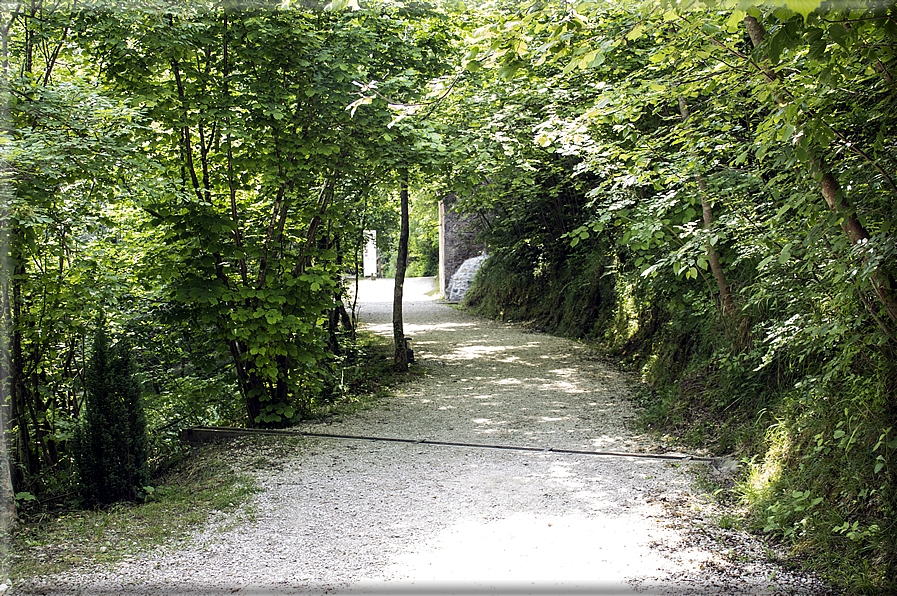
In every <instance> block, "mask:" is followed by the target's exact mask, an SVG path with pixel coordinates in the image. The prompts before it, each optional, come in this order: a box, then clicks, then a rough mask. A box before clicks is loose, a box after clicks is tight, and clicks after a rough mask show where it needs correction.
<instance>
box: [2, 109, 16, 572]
mask: <svg viewBox="0 0 897 596" xmlns="http://www.w3.org/2000/svg"><path fill="white" fill-rule="evenodd" d="M0 109H3V108H0ZM0 191H2V189H0ZM8 225H9V218H8V217H7V209H6V205H4V206H3V212H2V213H0V554H2V555H3V556H4V557H5V556H6V554H7V553H8V552H9V548H8V547H9V539H10V533H11V530H12V528H13V525H14V523H15V520H16V500H15V489H14V488H13V477H12V470H11V469H10V464H11V462H12V460H11V459H10V457H9V453H8V452H9V448H8V444H9V443H8V439H9V433H8V429H9V428H10V427H11V422H12V417H11V413H12V408H11V405H12V403H13V402H14V400H15V392H14V391H13V387H14V383H15V376H14V374H13V359H12V350H11V347H12V342H13V336H12V330H13V321H12V304H11V302H10V294H11V285H12V284H13V283H14V281H13V279H12V275H10V272H11V269H10V261H11V258H10V256H11V255H10V242H9V229H8V227H7V226H8ZM0 570H2V571H3V572H4V573H6V569H5V568H3V569H0Z"/></svg>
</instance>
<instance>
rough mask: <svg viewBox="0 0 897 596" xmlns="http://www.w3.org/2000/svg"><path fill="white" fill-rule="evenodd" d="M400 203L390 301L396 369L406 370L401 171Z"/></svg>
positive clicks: (405, 213)
mask: <svg viewBox="0 0 897 596" xmlns="http://www.w3.org/2000/svg"><path fill="white" fill-rule="evenodd" d="M399 200H400V202H401V204H402V226H401V228H400V231H399V254H398V257H396V284H395V290H394V291H393V302H392V334H393V338H394V339H395V348H396V351H395V359H394V365H395V368H396V370H399V371H406V370H408V352H407V351H406V350H405V331H404V327H403V322H402V292H403V290H404V286H405V268H406V267H407V264H408V172H407V171H404V172H402V181H401V182H400V186H399Z"/></svg>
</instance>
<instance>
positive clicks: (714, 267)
mask: <svg viewBox="0 0 897 596" xmlns="http://www.w3.org/2000/svg"><path fill="white" fill-rule="evenodd" d="M679 115H680V116H681V117H682V122H683V123H684V122H685V121H686V120H688V116H689V112H688V103H687V102H686V101H685V97H683V96H682V95H680V96H679ZM697 183H698V190H699V191H700V194H701V211H702V213H703V216H704V229H705V230H707V231H708V232H709V231H710V228H711V227H712V226H713V208H712V207H711V205H710V197H709V196H708V191H707V181H706V180H704V176H703V175H702V174H698V175H697ZM706 248H707V262H708V263H710V271H711V272H712V273H713V278H714V279H715V280H716V287H717V288H718V289H719V302H720V306H721V308H722V311H723V313H724V314H725V316H726V317H728V318H729V319H734V318H735V315H736V313H737V312H738V308H737V307H736V305H735V299H734V298H732V292H731V291H730V290H729V282H728V281H726V274H725V272H724V271H723V266H722V265H721V264H720V262H719V253H717V252H716V248H714V246H713V245H712V244H711V243H710V241H709V239H708V241H707V244H706Z"/></svg>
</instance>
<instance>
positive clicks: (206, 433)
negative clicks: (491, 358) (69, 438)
mask: <svg viewBox="0 0 897 596" xmlns="http://www.w3.org/2000/svg"><path fill="white" fill-rule="evenodd" d="M247 435H269V436H271V435H273V436H293V437H318V438H323V439H348V440H352V441H381V442H388V443H413V444H416V445H440V446H446V447H470V448H474V449H504V450H507V451H535V452H542V453H565V454H573V455H596V456H600V457H633V458H641V459H665V460H673V461H695V462H714V461H717V460H719V459H722V458H713V457H702V456H699V455H687V454H685V455H683V454H678V453H625V452H620V451H587V450H580V449H556V448H554V447H527V446H519V445H488V444H484V443H462V442H456V441H431V440H429V439H403V438H399V437H368V436H360V435H338V434H330V433H312V432H305V431H300V430H266V429H256V428H237V427H232V426H190V427H187V428H183V429H181V441H183V442H185V443H190V444H193V445H198V444H200V443H205V442H208V441H215V440H220V439H230V438H234V437H240V436H247Z"/></svg>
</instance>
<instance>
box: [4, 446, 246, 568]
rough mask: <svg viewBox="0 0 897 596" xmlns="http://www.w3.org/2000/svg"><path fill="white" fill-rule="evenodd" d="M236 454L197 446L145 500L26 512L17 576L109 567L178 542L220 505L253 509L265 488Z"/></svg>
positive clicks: (18, 540) (17, 546) (16, 543)
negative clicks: (237, 466)
mask: <svg viewBox="0 0 897 596" xmlns="http://www.w3.org/2000/svg"><path fill="white" fill-rule="evenodd" d="M229 453H230V447H229V446H228V444H217V445H210V446H206V447H202V448H199V449H196V450H194V451H193V452H191V453H190V454H188V455H187V456H185V457H184V459H182V460H181V461H180V462H179V463H177V464H176V465H173V466H171V467H170V468H169V469H168V471H167V472H166V473H165V474H164V475H163V476H161V477H160V478H158V479H157V480H156V482H155V484H156V488H155V490H154V491H153V493H152V495H151V497H150V498H149V500H148V501H147V502H145V503H117V504H114V505H112V506H110V507H107V508H102V509H93V510H58V511H52V512H41V513H33V514H30V515H28V516H23V519H22V522H23V524H22V527H21V529H20V530H18V531H17V532H16V533H15V534H14V536H13V543H12V549H11V553H10V555H11V560H10V561H9V565H8V569H9V577H10V579H11V580H12V581H13V582H14V583H18V582H20V581H22V580H26V579H29V578H33V577H38V576H44V575H49V574H54V573H61V572H65V571H69V570H72V569H75V568H97V567H100V568H102V567H106V566H109V565H112V564H114V563H117V562H119V561H122V560H125V559H128V558H135V557H138V556H139V555H140V554H141V553H145V552H148V551H150V550H152V549H155V548H159V547H161V546H165V547H171V546H176V545H177V544H178V543H181V542H182V541H184V540H186V539H187V538H188V537H189V536H190V535H191V533H192V532H193V531H194V530H195V529H197V528H199V527H200V526H202V525H204V524H205V523H207V522H208V520H209V518H210V516H211V515H212V514H213V513H215V512H224V513H226V514H228V515H231V516H233V517H234V519H235V520H239V519H245V518H247V517H249V516H251V514H252V511H251V509H249V507H248V505H247V503H248V499H249V497H250V496H251V495H252V494H254V493H256V492H258V490H259V489H258V487H257V486H256V484H255V483H254V481H253V479H252V478H250V477H249V476H246V475H244V474H241V473H239V472H237V471H235V470H234V469H233V468H232V467H231V465H230V464H229V463H228V460H229Z"/></svg>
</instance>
